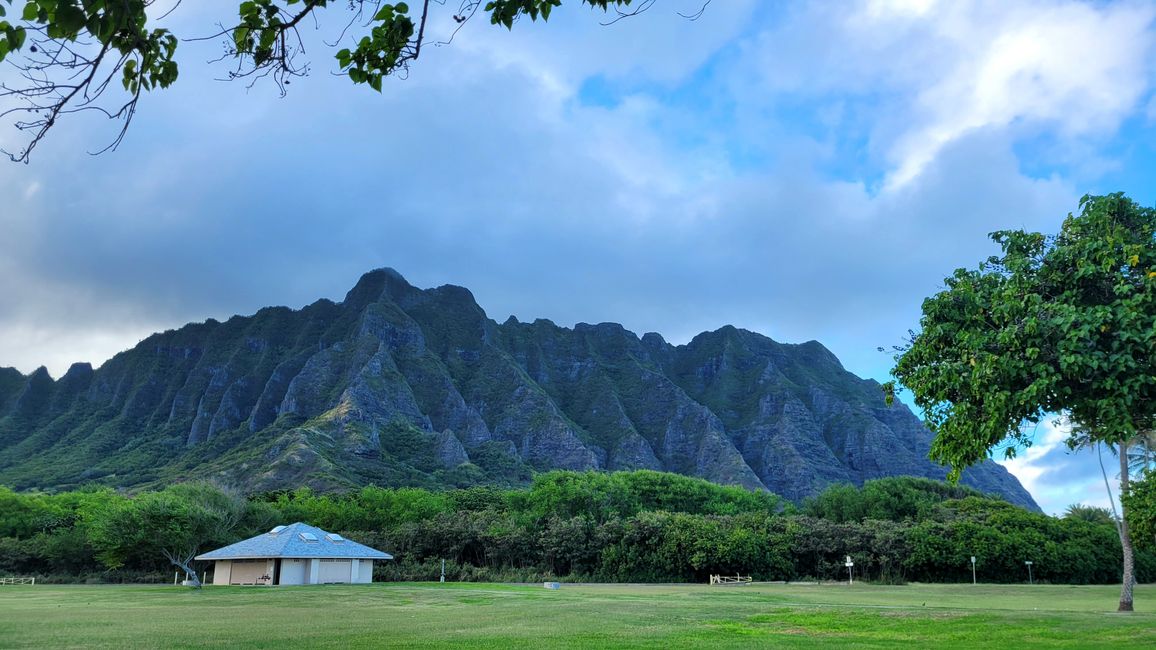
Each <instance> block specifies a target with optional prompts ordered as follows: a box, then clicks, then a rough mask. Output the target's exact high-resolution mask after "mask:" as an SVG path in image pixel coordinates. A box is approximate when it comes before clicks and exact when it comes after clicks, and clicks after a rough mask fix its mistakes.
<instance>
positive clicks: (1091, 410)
mask: <svg viewBox="0 0 1156 650" xmlns="http://www.w3.org/2000/svg"><path fill="white" fill-rule="evenodd" d="M1080 207H1081V210H1082V211H1081V213H1080V214H1079V215H1078V216H1073V215H1068V218H1067V219H1065V220H1064V223H1063V227H1062V229H1061V231H1060V233H1059V234H1058V235H1055V236H1046V235H1043V234H1040V233H1029V232H1024V231H1001V232H996V233H993V234H992V239H993V240H994V241H995V242H996V243H997V244H999V245H1000V247H1001V249H1002V252H1003V254H1002V255H999V256H993V257H991V258H990V259H988V260H987V261H986V262H984V263H983V264H980V266H979V268H978V269H976V270H966V269H958V270H957V271H956V272H955V273H954V275H952V277H950V278H947V279H946V280H945V284H946V286H947V288H946V289H945V290H944V291H942V292H941V293H938V294H936V295H934V296H932V297H930V298H928V299H927V300H925V301H924V302H923V317H922V319H921V321H920V326H921V331H920V332H919V333H918V334H916V335H915V337H914V339H913V340H912V341H911V344H910V346H909V347H908V348H907V349H906V350H905V351H903V352H902V354H900V356H899V357H898V358H897V360H896V365H895V368H894V370H893V373H894V375H895V376H896V378H898V380H899V381H900V382H902V384H903V385H904V386H906V387H908V388H910V389H911V391H912V393H913V394H914V396H915V402H916V404H917V405H918V406H919V407H920V408H921V409H923V411H924V414H925V417H926V420H927V424H928V426H929V427H931V429H932V430H933V431H935V432H936V434H937V435H936V438H935V442H934V444H933V445H932V450H931V454H932V457H933V458H935V459H937V460H939V461H941V462H943V463H945V464H948V465H951V467H952V469H953V472H954V475H955V476H958V472H959V471H960V470H961V469H962V468H963V467H966V466H968V465H971V464H973V463H976V462H978V461H980V460H982V459H983V458H985V457H986V456H987V453H988V451H989V450H990V449H991V448H992V447H994V446H995V445H997V444H999V443H1000V442H1001V441H1003V440H1004V439H1005V438H1009V437H1010V438H1011V440H1012V441H1014V442H1018V443H1022V444H1030V443H1031V440H1030V435H1029V434H1028V433H1026V432H1025V430H1024V429H1023V428H1022V427H1021V425H1022V423H1024V422H1025V421H1026V422H1039V421H1040V420H1041V419H1042V418H1044V417H1046V416H1047V415H1048V414H1049V413H1060V412H1064V413H1067V414H1070V416H1071V419H1072V421H1073V422H1077V423H1079V424H1080V425H1082V426H1083V427H1084V428H1085V429H1086V430H1087V431H1089V432H1090V433H1091V436H1092V439H1093V440H1099V441H1103V442H1108V443H1121V442H1124V441H1126V440H1129V439H1131V438H1132V437H1134V436H1135V435H1136V434H1137V432H1138V431H1140V430H1142V429H1145V428H1149V426H1150V424H1151V422H1152V420H1153V417H1154V416H1156V399H1154V398H1156V365H1154V364H1156V354H1153V351H1154V349H1156V210H1153V209H1151V208H1143V207H1141V206H1139V205H1137V204H1136V203H1135V202H1134V201H1132V200H1130V199H1128V198H1126V197H1124V196H1123V195H1121V194H1113V195H1109V196H1099V197H1093V196H1085V197H1084V198H1083V199H1082V200H1081V202H1080ZM1010 449H1011V448H1010V447H1009V450H1010Z"/></svg>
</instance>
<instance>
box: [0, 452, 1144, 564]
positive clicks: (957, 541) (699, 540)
mask: <svg viewBox="0 0 1156 650" xmlns="http://www.w3.org/2000/svg"><path fill="white" fill-rule="evenodd" d="M1136 494H1144V492H1143V491H1137V492H1136ZM836 497H837V498H836ZM961 497H962V498H961ZM0 504H3V508H2V509H0V530H3V531H4V534H3V535H0V572H3V573H13V574H18V575H39V576H51V577H53V578H54V579H56V580H67V579H70V578H69V576H71V579H72V580H77V579H82V578H85V577H88V576H94V575H98V576H103V577H102V578H101V579H103V580H109V581H117V580H133V579H137V580H139V579H147V577H148V576H153V577H159V578H160V579H165V573H164V572H165V570H166V567H167V561H166V557H167V556H174V557H177V558H178V559H180V558H181V554H182V553H183V554H185V555H186V556H187V555H189V554H191V553H193V552H194V551H195V550H197V549H199V550H201V551H205V550H209V549H210V548H212V547H216V546H223V545H226V544H230V543H232V542H235V541H238V540H240V539H243V538H245V537H248V536H251V535H254V534H257V533H259V532H262V531H265V530H268V529H269V528H271V527H272V526H273V525H275V524H279V523H280V524H287V523H292V522H294V521H304V522H307V523H310V524H313V525H316V526H320V527H322V528H324V529H326V530H332V531H334V532H340V533H343V534H345V535H347V536H348V537H349V538H351V539H355V540H357V541H359V542H362V543H365V544H368V545H370V546H374V547H376V548H381V549H383V550H387V551H389V552H390V553H392V554H394V556H395V557H396V558H397V560H396V563H383V564H380V565H378V566H377V567H376V571H377V572H378V578H379V579H398V580H401V579H405V580H416V579H421V580H428V579H436V577H437V575H438V570H437V569H438V566H439V564H440V561H441V560H446V561H447V563H448V565H447V572H448V575H449V576H450V579H451V580H514V581H527V580H528V581H540V580H545V579H550V578H558V577H568V579H571V580H584V581H596V582H605V581H622V582H686V581H694V582H699V581H704V582H705V581H706V577H707V576H708V575H710V574H719V573H721V574H732V575H733V574H736V573H737V574H743V575H751V576H753V577H755V579H757V580H798V579H806V578H819V579H833V580H839V579H842V578H844V577H845V576H846V568H845V567H844V566H843V561H844V558H845V557H846V556H847V555H850V556H851V557H852V558H853V559H854V561H855V572H856V577H857V579H867V580H872V581H877V582H882V583H887V584H900V583H904V582H906V581H909V580H914V581H920V582H956V581H964V580H970V577H971V574H970V563H969V562H968V558H969V557H970V556H971V555H975V556H977V557H978V558H979V562H978V563H977V568H978V574H979V578H980V580H981V581H983V582H1021V581H1023V580H1025V579H1026V574H1025V573H1024V570H1023V561H1024V560H1028V559H1030V560H1033V561H1034V562H1035V563H1036V564H1035V567H1034V568H1035V570H1036V577H1037V579H1040V580H1043V581H1048V582H1057V583H1059V582H1063V583H1074V584H1084V583H1105V582H1111V581H1114V580H1118V578H1119V560H1118V554H1119V552H1120V543H1119V539H1118V537H1117V535H1116V531H1115V527H1114V526H1113V524H1112V523H1111V522H1102V521H1086V520H1084V519H1081V518H1077V517H1068V518H1063V519H1056V518H1052V517H1048V516H1045V515H1042V514H1037V513H1032V512H1028V511H1026V510H1023V509H1021V508H1017V507H1015V506H1012V505H1011V504H1008V503H1006V502H1004V501H1000V500H997V499H991V498H987V497H983V496H980V495H978V494H976V493H974V492H973V491H971V490H967V489H963V488H959V487H956V486H950V485H946V484H943V483H936V482H933V481H927V480H924V479H910V478H901V479H887V480H882V481H876V482H870V483H868V484H867V485H865V486H864V487H863V488H861V489H857V488H853V487H850V486H837V487H833V488H831V489H830V490H828V491H827V492H825V493H824V494H823V495H821V497H820V498H818V499H816V500H814V501H813V502H811V503H808V504H807V506H806V508H805V509H806V512H807V514H804V515H797V514H794V513H792V512H790V511H789V510H784V509H783V508H782V502H781V500H779V499H778V498H777V497H775V496H774V495H768V494H765V493H755V492H746V491H744V490H741V489H737V488H730V487H722V486H717V485H712V484H710V483H707V482H705V481H700V480H698V479H690V478H687V477H683V476H679V475H671V474H661V473H658V472H648V471H639V472H622V473H617V474H598V473H593V472H582V473H578V472H550V473H548V474H544V475H540V476H539V477H537V479H536V480H535V482H534V483H533V484H532V485H531V486H529V487H528V488H522V489H505V490H504V489H500V488H496V487H492V486H490V487H473V488H468V489H461V490H448V491H441V492H434V491H429V490H423V489H417V488H397V489H384V488H377V487H367V488H362V489H359V490H355V491H351V492H348V493H345V494H318V493H315V492H313V491H311V490H309V489H305V488H302V489H298V490H293V491H281V492H274V493H267V494H263V495H257V496H254V497H252V498H250V499H248V500H240V499H238V498H237V497H236V496H235V495H232V494H230V493H228V492H226V491H223V490H220V489H219V488H216V487H214V486H212V485H206V484H183V485H177V486H172V487H169V488H167V489H165V490H162V491H159V492H145V493H142V494H139V495H137V496H134V497H131V498H130V497H125V496H122V495H117V494H115V493H112V492H111V491H107V490H106V491H86V492H67V493H61V494H57V495H43V494H22V493H18V492H12V491H10V490H0ZM1154 552H1156V549H1152V550H1142V551H1141V552H1140V553H1139V554H1138V555H1137V558H1138V567H1139V571H1138V575H1139V577H1140V579H1141V580H1142V581H1145V580H1152V579H1156V553H1154ZM186 564H187V563H186ZM109 567H116V569H117V570H116V571H115V572H108V571H107V569H108V568H109ZM201 568H204V567H201ZM102 570H104V573H101V572H102ZM198 570H199V569H198ZM167 576H168V578H169V579H171V576H172V574H171V572H170V573H168V574H167Z"/></svg>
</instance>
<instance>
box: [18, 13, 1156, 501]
mask: <svg viewBox="0 0 1156 650" xmlns="http://www.w3.org/2000/svg"><path fill="white" fill-rule="evenodd" d="M236 4H237V2H236V1H235V0H234V1H232V2H230V1H228V0H204V1H202V2H197V3H190V2H185V3H183V4H181V5H180V6H179V7H178V8H177V10H176V11H174V12H173V13H172V14H171V15H169V16H168V17H166V18H165V21H166V22H165V23H164V24H165V25H166V26H168V27H169V28H170V29H172V30H174V32H176V33H177V34H178V35H180V36H182V37H193V36H204V35H207V34H211V33H212V32H213V31H214V26H215V25H216V24H217V23H228V22H230V21H231V20H232V19H233V18H234V17H235V14H236ZM701 5H702V0H659V1H658V2H656V3H655V4H654V5H653V7H652V8H651V9H650V10H649V11H647V12H646V13H644V14H642V15H639V16H635V17H632V18H629V19H625V20H620V21H617V22H614V23H613V24H611V25H604V24H602V23H604V22H606V18H605V17H603V16H602V15H601V14H600V13H598V12H594V11H591V10H589V9H588V8H586V7H584V6H581V5H579V4H578V3H577V2H576V1H575V0H569V1H568V2H565V3H564V4H563V6H562V7H561V8H559V9H557V10H555V11H554V13H553V14H552V16H551V19H550V21H549V22H548V23H545V24H543V23H531V22H529V21H523V22H521V23H519V24H517V25H515V28H514V29H513V31H512V32H508V31H507V30H505V29H504V28H500V27H494V26H491V25H489V24H488V22H487V21H486V20H485V19H484V17H481V16H479V17H478V18H476V19H475V20H473V21H471V22H469V23H467V24H466V25H465V26H464V28H463V29H462V30H461V31H460V32H458V33H457V35H456V36H455V37H454V39H453V42H452V43H451V44H449V45H443V46H437V47H427V48H425V49H424V50H423V52H422V55H421V59H420V60H419V61H418V62H417V63H416V64H415V65H414V66H413V67H412V68H411V70H410V72H409V74H408V75H406V76H405V78H397V79H392V80H388V81H387V82H386V83H385V85H384V87H383V89H382V92H381V93H380V94H378V93H375V92H373V91H371V90H369V89H368V88H367V87H365V86H359V87H354V86H353V85H352V84H350V83H349V81H348V80H347V79H345V78H343V77H341V76H339V75H336V74H334V72H335V70H336V64H335V63H334V62H333V60H332V52H333V49H334V48H331V47H328V46H327V45H326V43H331V42H334V41H336V40H338V39H339V38H340V37H341V34H340V32H341V28H342V27H343V26H344V21H343V20H342V18H344V16H343V14H342V11H343V9H342V7H343V3H335V8H331V9H328V10H326V12H325V13H326V14H328V15H323V18H322V19H321V20H319V21H318V22H317V23H316V24H315V25H309V26H308V28H307V29H306V30H305V32H304V38H305V43H306V54H305V60H308V61H310V62H311V66H310V74H309V75H308V76H307V77H305V78H302V79H298V80H295V81H294V83H293V84H292V85H291V86H289V88H288V94H287V95H286V96H285V97H281V96H280V94H279V93H278V92H277V89H276V87H275V86H274V85H273V84H271V83H268V82H265V83H257V84H255V85H253V86H252V87H248V86H247V85H246V84H244V83H238V82H228V81H221V80H220V79H221V78H223V77H225V76H227V72H228V67H227V66H226V65H225V64H221V63H213V62H211V61H212V60H213V59H216V58H218V57H219V54H220V52H221V45H220V43H218V42H215V41H212V40H209V41H189V42H182V43H181V45H180V46H179V49H178V61H179V63H180V65H181V74H180V79H179V81H178V82H177V84H175V85H174V86H173V87H172V88H170V89H168V90H165V91H163V92H155V93H150V94H149V95H148V96H146V97H145V99H144V100H143V101H142V103H141V106H140V109H139V112H138V114H137V116H136V119H135V121H134V123H133V124H132V126H131V128H130V130H129V132H128V136H127V138H126V140H125V141H124V143H123V144H122V145H121V146H120V148H119V149H117V150H116V151H113V152H109V153H105V154H103V155H99V156H92V155H89V153H88V152H90V151H95V150H99V149H101V148H103V147H104V146H105V145H107V144H108V142H109V141H110V140H111V138H112V137H113V136H114V135H115V125H113V124H110V123H107V122H105V121H103V120H102V119H97V118H94V117H92V116H87V117H86V116H73V118H72V119H67V120H62V121H61V122H60V123H58V124H57V125H56V126H55V127H54V129H53V131H52V132H51V133H50V135H49V137H48V139H47V140H46V141H45V142H43V143H42V144H41V146H40V148H39V149H37V150H36V152H35V153H34V156H33V159H32V162H31V163H30V164H28V165H20V164H10V163H7V162H4V163H2V164H0V196H2V197H4V201H3V205H2V207H0V366H14V367H16V368H18V369H20V370H21V371H23V372H26V373H27V372H31V371H32V370H33V369H35V368H36V367H38V366H41V365H44V366H47V367H48V369H49V370H50V371H51V372H52V373H53V375H54V376H59V375H60V374H61V373H62V372H63V371H64V370H65V369H66V368H67V367H68V365H69V364H71V363H72V362H75V361H89V362H92V363H94V364H99V363H101V362H103V361H104V360H106V359H108V358H109V357H111V356H112V355H113V354H115V353H116V352H118V351H121V350H123V349H127V348H129V347H131V346H133V345H135V344H136V343H137V342H138V341H139V340H141V339H143V338H144V337H145V336H147V335H148V334H150V333H152V332H154V331H159V330H164V329H168V328H173V327H178V326H180V325H182V324H184V323H186V322H191V321H203V320H205V319H206V318H210V317H212V318H217V319H221V320H223V319H225V318H228V317H229V316H231V315H233V314H249V313H252V312H254V311H256V310H257V309H259V308H261V307H263V306H266V305H289V306H292V307H300V306H303V305H305V304H308V303H310V302H313V301H314V300H316V299H317V298H320V297H327V298H331V299H335V300H340V299H341V298H342V297H343V296H344V294H345V292H346V291H347V290H348V289H349V288H350V287H352V286H353V284H354V283H355V282H356V280H357V278H358V277H359V276H360V275H361V274H362V273H364V272H366V271H368V270H370V269H373V268H378V267H383V266H389V267H393V268H395V269H397V270H398V271H399V272H401V273H402V274H403V275H404V276H405V277H406V278H407V279H408V280H409V281H410V282H411V283H413V284H415V285H417V286H420V287H432V286H438V285H441V284H447V283H449V284H457V285H462V286H466V287H468V288H469V289H470V290H471V291H472V292H473V293H474V296H475V297H476V299H477V301H478V303H479V304H480V305H481V306H482V307H483V308H484V309H485V310H486V312H487V313H488V314H489V315H490V317H492V318H494V319H496V320H498V321H502V320H505V319H506V317H508V316H510V315H514V316H516V317H517V318H519V319H521V320H533V319H535V318H549V319H551V320H553V321H554V322H556V323H558V324H560V325H564V326H572V325H573V324H575V323H578V322H590V323H597V322H602V321H613V322H619V323H622V324H623V325H625V326H626V327H627V328H628V329H631V330H633V331H635V332H637V333H639V334H642V333H644V332H649V331H657V332H660V333H661V334H663V335H664V336H665V337H666V338H667V340H669V341H671V342H673V343H684V342H686V341H689V340H690V339H691V338H692V337H693V336H694V335H695V334H696V333H698V332H701V331H704V330H713V329H717V328H718V327H721V326H722V325H725V324H733V325H736V326H738V327H742V328H745V329H749V330H753V331H756V332H760V333H762V334H765V335H767V336H770V337H772V338H774V339H775V340H778V341H783V342H789V343H794V342H804V341H807V340H811V339H815V340H818V341H820V342H822V343H823V344H824V345H826V346H827V347H828V348H830V349H831V350H832V351H833V352H834V353H835V354H836V355H838V356H839V358H840V359H841V360H842V362H843V364H844V366H845V367H846V368H847V369H848V370H850V371H852V372H854V373H856V374H858V375H860V376H864V377H873V378H875V379H878V380H880V381H884V380H886V379H888V371H889V369H890V367H891V358H890V357H889V356H888V355H887V354H885V353H881V352H879V351H878V349H877V348H879V347H880V346H884V347H886V346H890V345H893V344H897V343H901V342H902V340H903V338H904V336H905V334H906V332H907V331H908V330H909V329H912V328H915V327H917V326H918V321H919V314H920V303H921V301H922V299H923V298H924V297H926V296H928V295H930V294H932V293H934V292H936V291H937V290H939V289H940V288H941V287H942V280H943V278H944V277H946V276H948V275H950V274H951V272H952V271H953V270H954V269H956V268H958V267H973V266H975V265H976V264H977V263H978V262H979V261H980V260H982V259H984V258H986V257H987V256H988V255H990V254H992V253H993V252H995V248H994V246H993V244H992V243H991V242H990V240H989V239H988V236H987V235H988V233H990V232H992V231H994V230H999V229H1009V228H1025V229H1030V230H1036V231H1041V232H1054V231H1056V230H1057V229H1058V228H1059V225H1060V222H1061V220H1062V219H1063V218H1064V216H1065V215H1067V214H1068V213H1069V212H1071V211H1074V210H1077V207H1078V201H1079V198H1080V197H1081V196H1082V195H1084V194H1088V193H1091V194H1097V193H1106V192H1114V191H1123V192H1126V193H1127V194H1128V195H1129V196H1131V197H1132V198H1134V199H1136V200H1137V201H1139V202H1140V203H1141V204H1143V205H1149V206H1151V205H1153V204H1156V183H1153V182H1152V179H1153V177H1154V176H1156V4H1153V3H1151V2H1127V1H1124V2H1104V1H1097V2H1071V1H1053V0H1022V1H1019V2H1015V3H1008V2H1004V1H993V2H963V1H955V2H948V1H942V2H941V1H936V0H860V1H854V2H851V1H846V2H844V1H838V2H814V3H804V2H798V3H795V2H784V3H778V2H776V3H768V2H758V1H757V0H726V1H725V2H712V3H710V4H709V6H707V7H706V10H705V11H704V12H703V13H702V15H701V17H700V18H698V19H697V20H688V19H687V18H684V17H682V16H680V15H679V14H680V13H681V14H694V13H696V12H697V11H698V9H699V8H700V7H701ZM433 6H434V12H435V13H434V14H433V15H432V17H431V20H430V23H429V27H428V28H427V32H428V33H430V34H432V35H433V39H432V40H433V41H440V40H444V39H446V38H448V37H449V35H450V34H451V33H452V31H453V29H454V27H455V26H456V23H454V21H453V19H452V14H453V13H454V10H456V8H457V7H456V5H454V6H443V5H440V4H437V3H434V5H433ZM355 32H356V28H355V30H354V33H353V34H351V35H347V39H348V38H354V37H356V36H357V35H358V34H356V33H355ZM11 74H12V71H11V70H10V69H6V70H3V71H0V78H10V76H11ZM5 75H7V77H5ZM21 138H22V135H21V134H20V133H19V132H17V131H16V130H15V129H13V128H12V126H11V124H10V122H8V121H2V122H0V147H3V148H7V149H14V148H18V147H19V144H20V142H21V141H22V140H21ZM1035 433H1036V435H1035V439H1036V444H1035V445H1033V446H1032V447H1031V448H1030V449H1027V450H1021V451H1020V453H1019V455H1018V457H1017V458H1016V459H1015V460H1013V461H1008V462H1005V463H1004V464H1005V465H1006V466H1007V467H1008V468H1009V470H1011V471H1012V472H1013V473H1015V474H1016V476H1017V477H1019V479H1020V480H1021V481H1022V482H1023V483H1024V485H1025V486H1026V487H1027V488H1028V489H1029V490H1030V491H1031V492H1032V494H1033V495H1034V496H1035V497H1036V499H1037V501H1038V502H1039V503H1040V505H1041V506H1042V507H1043V509H1044V510H1045V511H1046V512H1049V513H1056V512H1062V511H1063V509H1064V508H1066V507H1067V506H1068V505H1070V504H1073V503H1088V504H1095V505H1106V504H1107V497H1106V495H1105V490H1104V483H1103V480H1102V478H1101V470H1100V466H1099V462H1098V459H1097V457H1096V455H1095V454H1094V453H1090V452H1084V453H1081V454H1074V455H1073V454H1069V453H1067V452H1066V448H1065V447H1064V446H1063V444H1062V441H1063V439H1064V437H1065V435H1066V434H1065V427H1064V426H1063V425H1062V424H1059V425H1057V424H1053V423H1051V422H1044V423H1042V424H1041V425H1040V427H1039V428H1038V429H1037V430H1036V432H1035ZM1105 456H1106V458H1105V462H1106V463H1107V466H1108V473H1109V475H1110V476H1109V478H1113V479H1114V477H1115V472H1114V471H1112V469H1111V468H1112V467H1113V466H1114V462H1113V459H1112V458H1111V457H1110V456H1107V455H1105ZM1113 483H1114V481H1113ZM1113 489H1114V488H1113Z"/></svg>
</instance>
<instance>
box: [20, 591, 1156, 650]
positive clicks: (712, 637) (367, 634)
mask: <svg viewBox="0 0 1156 650" xmlns="http://www.w3.org/2000/svg"><path fill="white" fill-rule="evenodd" d="M1118 592H1119V588H1118V587H1111V586H1092V587H1069V586H1050V585H1036V586H1032V587H1029V586H994V585H990V586H989V585H980V586H978V587H973V586H971V585H909V586H904V587H879V586H871V585H855V586H853V587H848V586H846V585H751V586H744V587H732V586H728V587H709V586H706V585H701V586H698V585H693V586H673V585H672V586H665V585H586V586H576V585H563V587H562V589H561V590H559V591H549V590H546V589H543V588H541V587H540V586H529V587H527V586H512V585H497V584H447V585H438V584H396V583H389V584H375V585H362V586H321V587H280V588H263V587H207V588H205V589H203V590H200V591H195V590H190V589H185V588H181V587H152V586H148V587H143V586H123V587H122V586H40V585H38V586H35V587H28V586H22V587H8V586H5V587H0V647H5V648H26V647H27V648H32V647H35V648H80V647H84V648H92V647H118V648H170V647H191V646H208V647H232V646H242V647H269V648H272V647H276V648H279V649H281V650H285V649H289V650H295V649H305V648H316V647H333V648H376V647H383V646H405V647H414V646H417V647H433V646H450V645H466V646H469V647H490V648H511V647H535V648H538V647H562V646H566V647H583V646H585V647H597V648H602V647H611V646H613V647H625V646H631V647H660V648H664V649H669V648H694V647H703V646H708V645H709V646H717V647H750V646H755V645H758V646H773V647H815V646H824V647H842V648H847V647H859V648H873V647H894V646H899V645H907V646H910V647H935V648H940V647H944V646H954V647H981V646H983V647H1001V648H1004V647H1006V648H1017V647H1023V646H1031V647H1038V646H1060V647H1106V646H1111V647H1115V648H1120V647H1138V648H1154V647H1156V586H1153V585H1145V586H1141V587H1139V588H1138V589H1137V593H1136V600H1137V603H1138V604H1137V612H1135V613H1133V614H1127V615H1121V614H1116V613H1115V612H1114V610H1115V604H1116V599H1117V596H1118Z"/></svg>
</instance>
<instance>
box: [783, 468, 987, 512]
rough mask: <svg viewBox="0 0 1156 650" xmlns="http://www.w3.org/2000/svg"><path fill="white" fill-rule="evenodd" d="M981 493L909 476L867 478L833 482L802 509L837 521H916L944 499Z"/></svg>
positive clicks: (809, 500) (960, 497)
mask: <svg viewBox="0 0 1156 650" xmlns="http://www.w3.org/2000/svg"><path fill="white" fill-rule="evenodd" d="M969 496H982V495H981V494H980V493H979V492H977V491H976V490H973V489H971V488H969V487H964V486H960V485H948V484H945V483H942V482H940V481H933V480H931V479H925V478H915V477H912V476H894V477H888V478H882V479H875V480H872V481H867V482H866V483H864V484H863V487H862V488H856V487H855V486H853V485H848V484H835V485H832V486H830V487H828V488H827V489H826V490H823V492H822V493H820V494H819V495H818V496H816V497H813V498H811V499H807V500H806V501H805V502H804V504H803V511H804V512H805V513H807V514H808V515H810V516H812V517H821V518H823V519H828V520H830V521H835V522H839V523H843V522H849V521H863V520H864V519H886V520H889V521H903V520H919V519H924V518H926V517H927V516H929V515H930V514H931V513H932V511H933V510H934V509H935V508H936V507H937V506H938V505H939V504H940V503H942V502H943V501H946V500H948V499H963V498H966V497H969Z"/></svg>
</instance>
